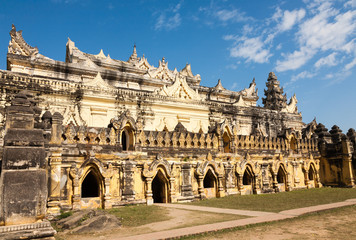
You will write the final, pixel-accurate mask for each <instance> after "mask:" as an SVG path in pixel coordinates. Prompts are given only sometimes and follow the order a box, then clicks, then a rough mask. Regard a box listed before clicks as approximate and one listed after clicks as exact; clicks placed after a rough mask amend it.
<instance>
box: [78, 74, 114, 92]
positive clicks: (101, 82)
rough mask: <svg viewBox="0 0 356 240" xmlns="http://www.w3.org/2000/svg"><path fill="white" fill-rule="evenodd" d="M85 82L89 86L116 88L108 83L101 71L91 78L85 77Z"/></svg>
mask: <svg viewBox="0 0 356 240" xmlns="http://www.w3.org/2000/svg"><path fill="white" fill-rule="evenodd" d="M83 84H84V86H87V87H94V88H101V89H115V87H113V86H111V85H110V84H108V83H107V82H106V81H105V80H104V79H103V78H102V77H101V74H100V72H98V74H97V75H96V77H95V78H93V79H91V80H84V79H83Z"/></svg>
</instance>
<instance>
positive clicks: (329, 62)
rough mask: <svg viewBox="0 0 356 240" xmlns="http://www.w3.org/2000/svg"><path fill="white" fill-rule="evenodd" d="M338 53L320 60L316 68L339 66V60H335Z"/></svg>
mask: <svg viewBox="0 0 356 240" xmlns="http://www.w3.org/2000/svg"><path fill="white" fill-rule="evenodd" d="M336 54H337V53H336V52H333V53H332V54H330V55H328V56H326V57H323V58H320V59H319V60H318V61H317V62H316V63H315V64H314V66H315V67H316V68H320V67H321V66H336V65H337V64H338V62H337V60H336V59H335V56H336Z"/></svg>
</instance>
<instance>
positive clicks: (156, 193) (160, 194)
mask: <svg viewBox="0 0 356 240" xmlns="http://www.w3.org/2000/svg"><path fill="white" fill-rule="evenodd" d="M152 194H153V196H152V198H153V202H154V203H168V183H167V179H166V177H165V176H164V174H163V173H162V171H161V170H158V171H157V174H156V176H155V177H154V179H153V181H152Z"/></svg>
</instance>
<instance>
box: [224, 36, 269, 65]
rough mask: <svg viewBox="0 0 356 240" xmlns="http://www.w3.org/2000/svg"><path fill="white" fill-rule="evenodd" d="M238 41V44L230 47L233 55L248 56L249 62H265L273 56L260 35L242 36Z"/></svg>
mask: <svg viewBox="0 0 356 240" xmlns="http://www.w3.org/2000/svg"><path fill="white" fill-rule="evenodd" d="M237 42H238V43H237V45H236V46H234V47H232V48H231V49H230V56H231V57H242V58H246V59H247V60H246V61H247V62H250V61H253V62H256V63H265V62H268V59H269V58H270V57H271V56H272V54H271V53H270V52H269V49H265V48H264V44H263V42H262V41H261V38H260V37H256V38H246V37H242V38H240V39H239V40H238V41H237Z"/></svg>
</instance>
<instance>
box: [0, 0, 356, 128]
mask: <svg viewBox="0 0 356 240" xmlns="http://www.w3.org/2000/svg"><path fill="white" fill-rule="evenodd" d="M0 3H1V5H0V6H1V7H0V59H1V61H0V68H1V69H6V52H7V45H8V42H9V39H10V36H9V31H10V30H11V24H15V25H16V27H17V29H18V30H20V29H22V30H23V36H24V38H25V40H26V41H27V42H28V43H29V44H30V45H32V46H37V47H38V48H39V51H40V53H41V54H43V55H45V56H48V57H50V58H53V59H55V60H60V61H64V59H65V44H66V42H67V37H70V38H71V40H72V41H74V42H75V43H76V46H77V47H78V48H79V49H80V50H82V51H84V52H88V53H92V54H97V53H99V51H100V49H103V51H104V53H105V54H106V55H107V54H110V56H111V58H114V59H120V60H127V59H128V58H129V56H130V54H131V52H132V47H133V45H134V44H135V43H136V45H137V52H138V55H139V56H142V54H145V57H146V58H147V59H148V61H149V63H150V64H153V65H154V66H156V67H157V65H158V61H159V60H160V59H161V58H162V57H165V58H166V61H168V64H169V68H170V69H172V70H173V69H174V68H175V67H176V68H177V69H178V70H180V69H182V68H183V67H184V66H185V64H186V63H190V64H191V66H192V71H193V73H194V74H197V73H199V74H200V75H201V77H202V81H201V84H202V85H205V86H215V85H216V83H217V81H218V79H221V80H222V84H223V86H224V87H225V88H227V89H230V90H235V91H240V90H242V89H244V88H245V87H248V85H249V83H250V82H251V81H252V79H253V78H254V77H255V78H256V83H257V87H258V89H259V97H260V100H259V102H258V104H259V105H262V103H261V98H262V97H263V89H265V88H266V86H265V82H266V80H267V77H268V73H269V72H270V71H274V72H275V73H276V75H277V77H278V79H279V80H280V82H281V85H282V86H283V87H284V90H285V92H286V93H287V97H288V99H289V98H290V97H292V96H293V94H294V93H295V94H296V96H297V99H298V109H299V111H301V112H302V115H303V121H304V122H306V123H308V122H310V121H312V120H313V118H314V117H316V119H317V121H318V122H321V123H323V124H325V125H326V127H328V128H329V129H330V128H331V126H332V125H334V124H337V125H338V126H340V128H341V129H342V130H343V131H344V132H346V131H347V130H348V129H349V128H351V127H353V128H356V110H355V102H356V101H355V100H356V78H355V73H356V34H355V33H356V0H334V1H327V0H324V1H321V0H304V1H296V0H295V1H282V0H270V1H265V0H258V1H248V0H235V1H228V0H225V1H205V0H204V1H203V0H201V1H188V0H185V1H184V0H181V1H158V0H157V1H154V0H151V1H143V0H142V1H91V0H52V1H39V0H38V1H34V0H27V1H25V0H22V1H18V0H11V1H5V0H2V1H0Z"/></svg>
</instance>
